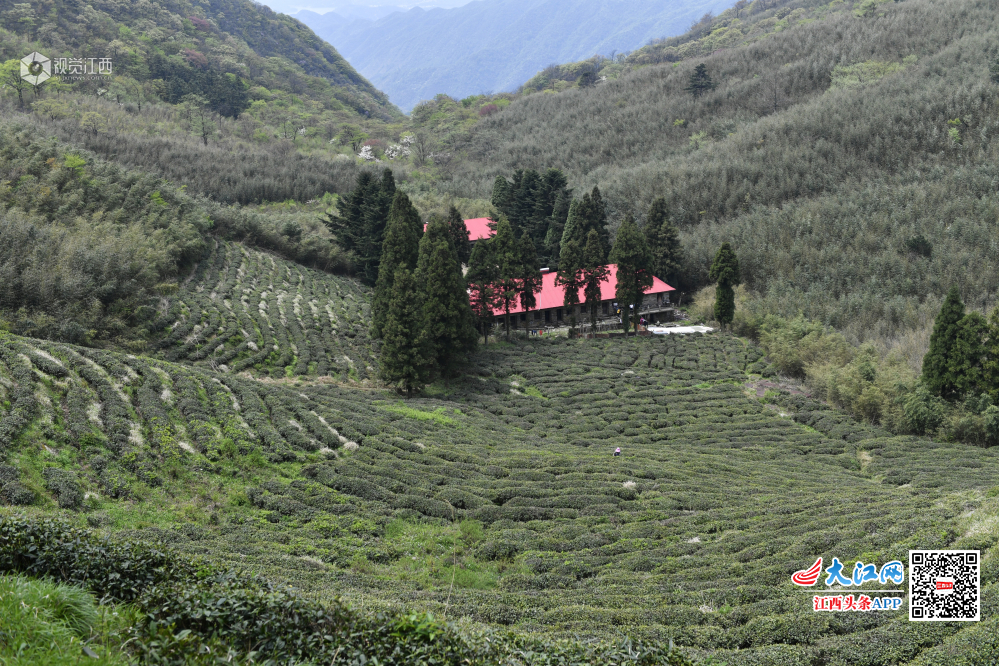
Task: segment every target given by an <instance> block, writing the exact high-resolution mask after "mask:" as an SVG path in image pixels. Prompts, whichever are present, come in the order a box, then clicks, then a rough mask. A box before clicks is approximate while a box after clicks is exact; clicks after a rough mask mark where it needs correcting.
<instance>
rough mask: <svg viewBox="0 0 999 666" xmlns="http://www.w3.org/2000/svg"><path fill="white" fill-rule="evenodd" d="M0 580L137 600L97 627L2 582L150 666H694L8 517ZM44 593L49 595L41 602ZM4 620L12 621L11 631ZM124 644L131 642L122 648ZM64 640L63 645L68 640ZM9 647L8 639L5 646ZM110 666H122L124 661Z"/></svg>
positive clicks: (0, 523) (58, 599)
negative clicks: (364, 603)
mask: <svg viewBox="0 0 999 666" xmlns="http://www.w3.org/2000/svg"><path fill="white" fill-rule="evenodd" d="M0 572H25V573H29V574H32V575H34V576H49V577H53V578H55V579H56V580H58V581H60V582H67V583H72V584H74V585H79V586H82V587H85V588H89V589H90V590H91V591H93V592H94V593H96V594H100V595H101V596H102V597H103V599H104V600H106V601H108V600H110V601H119V602H120V601H128V602H132V604H133V605H134V607H135V608H137V609H139V610H140V611H141V615H139V616H137V617H134V618H132V620H133V624H132V626H129V627H127V628H125V627H122V626H115V625H121V624H123V622H122V621H121V620H119V621H118V622H117V623H114V622H111V623H109V622H106V621H105V623H104V624H105V626H96V625H97V624H98V618H99V612H98V611H97V609H95V608H94V607H93V599H92V598H91V597H89V595H87V594H86V593H85V592H83V590H81V589H79V588H73V587H68V586H65V585H58V586H55V585H51V584H44V583H41V584H40V583H38V582H31V581H28V580H26V579H23V578H14V579H9V578H7V577H4V578H0V581H2V582H0V586H2V587H0V589H3V588H4V587H8V585H6V581H7V580H13V581H16V582H15V583H14V585H13V588H14V589H13V590H10V592H12V593H13V594H16V595H17V597H15V599H16V600H18V601H22V602H24V601H35V603H37V604H38V605H39V607H36V612H37V611H41V614H42V617H41V618H39V619H40V620H41V621H42V622H45V621H46V620H49V619H50V618H52V619H54V620H56V621H60V620H61V622H62V623H64V624H65V625H66V626H67V627H68V628H70V629H71V630H72V631H74V632H76V633H77V634H81V633H84V632H86V633H87V634H89V632H90V631H94V630H96V631H97V632H100V633H99V634H98V635H97V636H96V637H97V638H99V639H103V640H104V641H110V640H113V639H114V638H118V639H119V641H120V643H122V644H120V645H119V646H113V645H112V646H108V647H109V648H112V649H113V648H117V650H118V652H119V654H118V655H115V656H119V657H120V656H123V655H121V652H125V651H126V649H127V652H128V653H130V654H129V656H132V657H133V658H137V659H138V660H139V662H140V663H147V664H165V665H173V664H178V665H179V664H185V665H188V664H206V665H207V664H217V663H219V661H218V660H219V659H222V660H223V662H224V663H233V662H235V663H256V662H257V661H259V660H261V659H263V660H267V661H266V663H288V664H290V663H303V662H304V663H317V662H319V663H325V662H328V661H332V662H334V663H335V662H336V661H337V660H342V662H343V663H346V664H351V665H357V666H360V665H362V664H367V663H372V662H374V663H379V662H381V663H407V664H413V665H414V666H443V665H444V664H455V665H457V664H475V665H480V666H486V665H489V664H516V663H518V662H517V661H516V659H517V656H518V655H522V654H524V653H525V652H529V653H536V656H537V658H538V659H542V660H544V661H539V662H536V663H549V664H557V663H566V660H571V662H570V663H593V660H597V661H605V660H613V661H614V662H616V663H631V664H635V665H636V666H659V665H662V666H689V665H690V662H689V661H688V660H687V659H685V658H684V657H683V656H682V655H681V654H679V653H678V652H675V651H674V650H672V649H670V650H661V649H656V648H652V649H648V648H643V647H641V646H633V645H631V644H630V643H627V642H626V643H624V644H622V645H615V644H613V643H609V642H603V643H590V644H585V643H578V642H575V643H569V642H561V643H546V642H543V641H537V640H530V639H528V640H524V639H521V638H519V637H516V636H512V635H508V634H490V633H485V632H476V633H468V632H461V631H459V630H458V629H457V628H456V627H455V626H453V625H450V624H447V623H445V622H441V621H438V620H435V619H434V618H433V617H432V616H429V615H419V614H410V615H395V616H392V615H386V614H370V615H364V614H360V613H357V612H354V611H351V610H350V609H348V608H346V607H344V606H343V605H342V604H340V603H339V602H337V601H335V600H333V601H331V603H327V604H326V605H319V604H317V603H315V602H314V601H310V600H308V599H306V598H304V597H303V596H301V595H300V594H299V593H298V592H297V591H296V590H294V589H292V588H288V587H286V586H281V585H274V584H273V583H269V582H267V581H265V580H261V579H259V578H255V577H250V576H247V575H246V574H243V573H241V572H240V571H238V570H234V569H232V568H230V567H226V566H224V565H219V564H213V563H211V562H210V561H206V560H205V559H203V558H199V559H191V558H185V557H182V556H178V555H177V554H175V553H173V552H171V551H170V550H169V549H168V548H166V547H165V546H164V544H162V543H154V544H148V543H142V542H137V541H111V540H108V539H101V538H97V537H95V536H94V535H93V534H92V533H90V532H89V531H88V530H76V529H72V528H71V527H69V526H68V525H65V524H60V523H57V522H52V521H39V522H34V521H25V520H23V519H19V518H17V517H7V516H0ZM32 588H34V589H32ZM4 591H7V590H4ZM40 592H49V595H48V597H47V598H45V599H37V597H38V596H41V595H40V594H39V593H40ZM32 597H35V598H32ZM0 602H2V600H0ZM18 610H20V609H18ZM46 611H47V612H46ZM105 614H106V612H105ZM129 614H131V613H129ZM17 615H20V613H18V614H17ZM17 615H15V616H14V618H13V619H12V621H13V622H14V623H15V624H14V625H13V626H11V627H10V629H11V631H12V635H11V638H14V637H16V636H18V634H19V633H20V634H21V635H22V636H23V635H24V633H28V632H26V631H25V628H24V627H23V625H20V623H17V620H20V618H19V617H17ZM53 615H54V618H53ZM7 619H8V618H7V617H6V616H5V628H6V621H7ZM107 625H111V626H107ZM32 629H33V631H32V632H31V633H35V634H41V635H42V636H44V635H45V633H46V632H45V629H47V627H44V625H43V626H38V623H37V621H36V626H34V627H33V628H32ZM13 632H18V633H13ZM51 633H54V632H52V631H51V630H50V631H49V635H50V636H51ZM63 633H65V631H64V632H63ZM126 635H127V636H128V638H127V640H121V639H123V638H124V637H125V636H126ZM5 636H6V634H0V637H5ZM56 636H57V639H58V638H62V639H63V640H65V636H59V635H58V634H56ZM85 636H86V634H85ZM78 637H82V636H78ZM86 637H89V636H86ZM32 638H35V636H32ZM65 642H67V643H68V642H70V641H65ZM4 645H5V641H2V640H0V649H2V646H4ZM26 647H27V648H29V653H28V654H29V655H30V656H35V657H37V656H42V657H48V656H50V655H51V653H55V654H54V655H52V656H55V657H56V658H57V659H60V658H61V659H60V660H59V661H53V662H51V663H67V661H66V659H65V658H66V657H67V656H69V655H65V654H62V655H60V654H59V648H63V647H64V646H63V645H59V644H58V643H57V642H56V641H53V643H52V644H51V645H50V646H48V648H49V649H48V650H47V651H46V650H44V649H43V650H38V647H40V646H36V645H29V644H22V645H21V649H20V650H19V652H21V653H23V651H24V648H26ZM87 649H90V648H87ZM92 655H96V653H94V652H93V650H92V649H90V654H88V653H87V652H86V651H83V652H82V653H81V658H87V659H89V658H91V656H92ZM21 656H23V655H22V654H18V655H17V657H21ZM73 656H76V655H73ZM29 658H30V657H29ZM618 660H622V661H618ZM13 663H24V662H19V661H14V662H13ZM28 663H40V662H38V661H31V662H28ZM104 663H124V659H113V658H112V659H110V660H108V661H105V662H104Z"/></svg>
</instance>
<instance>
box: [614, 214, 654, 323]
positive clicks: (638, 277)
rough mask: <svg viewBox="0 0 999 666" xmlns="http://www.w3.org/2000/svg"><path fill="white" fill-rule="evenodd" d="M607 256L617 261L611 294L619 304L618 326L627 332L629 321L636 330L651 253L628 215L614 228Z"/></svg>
mask: <svg viewBox="0 0 999 666" xmlns="http://www.w3.org/2000/svg"><path fill="white" fill-rule="evenodd" d="M610 260H611V262H612V263H614V264H617V283H616V285H615V287H614V297H615V298H616V299H617V303H618V306H619V307H620V308H621V326H622V327H623V328H624V332H625V333H626V334H627V332H628V325H629V323H631V324H633V325H634V328H635V332H636V333H637V332H638V319H639V314H638V312H639V310H640V309H641V307H642V300H643V299H644V298H645V290H646V289H648V288H649V287H651V286H652V270H651V269H652V255H651V254H650V253H649V246H648V244H647V243H646V242H645V236H643V235H642V232H640V231H639V230H638V227H637V226H636V225H635V219H634V218H633V217H632V216H631V215H629V216H628V217H626V218H624V222H622V223H621V228H620V229H618V230H617V238H615V239H614V247H613V248H612V249H611V253H610Z"/></svg>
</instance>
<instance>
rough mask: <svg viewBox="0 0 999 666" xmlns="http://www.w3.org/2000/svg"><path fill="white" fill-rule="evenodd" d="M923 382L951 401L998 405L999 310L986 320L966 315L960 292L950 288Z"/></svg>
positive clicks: (937, 321) (935, 325)
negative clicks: (984, 401)
mask: <svg viewBox="0 0 999 666" xmlns="http://www.w3.org/2000/svg"><path fill="white" fill-rule="evenodd" d="M922 383H923V385H924V386H925V387H926V388H927V389H928V390H929V391H930V393H932V394H933V395H935V396H939V397H941V398H944V399H946V400H949V401H951V402H956V401H958V400H962V399H965V400H971V399H973V400H976V401H981V400H982V399H983V397H984V398H985V399H987V400H988V402H989V405H992V404H996V403H999V307H997V308H996V309H995V310H993V311H992V314H991V315H990V316H989V318H988V320H986V319H985V317H983V316H982V315H981V314H980V313H978V312H967V313H966V312H965V309H964V303H962V302H961V294H960V292H959V291H958V289H957V287H951V289H950V291H949V292H948V293H947V298H946V299H944V302H943V305H942V306H941V308H940V313H939V314H938V315H937V317H936V319H935V320H934V322H933V334H932V335H931V337H930V349H929V351H928V352H927V353H926V356H925V357H924V358H923V374H922ZM973 411H981V410H973Z"/></svg>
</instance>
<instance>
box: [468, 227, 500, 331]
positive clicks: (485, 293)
mask: <svg viewBox="0 0 999 666" xmlns="http://www.w3.org/2000/svg"><path fill="white" fill-rule="evenodd" d="M465 280H466V282H468V289H469V292H470V293H469V301H470V305H471V306H472V312H473V313H474V314H475V318H476V322H477V325H478V326H479V332H480V333H482V336H483V339H484V340H483V341H484V342H485V343H486V344H488V343H489V327H490V326H491V325H492V321H493V318H494V315H493V312H494V310H495V309H496V307H497V301H496V284H497V283H498V282H499V267H498V266H497V265H496V256H495V252H494V251H493V244H492V242H491V241H489V240H481V241H479V242H478V243H476V244H475V246H474V247H473V248H472V256H471V258H470V259H469V261H468V273H466V274H465Z"/></svg>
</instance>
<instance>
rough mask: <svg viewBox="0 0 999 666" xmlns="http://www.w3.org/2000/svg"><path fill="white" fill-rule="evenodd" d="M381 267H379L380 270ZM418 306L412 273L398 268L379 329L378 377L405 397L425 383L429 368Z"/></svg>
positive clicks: (401, 267)
mask: <svg viewBox="0 0 999 666" xmlns="http://www.w3.org/2000/svg"><path fill="white" fill-rule="evenodd" d="M385 266H386V265H385V264H382V268H383V270H384V268H385ZM381 277H382V276H381V275H379V278H381ZM422 305H423V304H422V303H421V302H420V290H419V289H418V288H417V284H416V279H415V278H414V275H413V271H412V270H410V269H409V268H407V267H406V265H405V264H403V265H400V266H399V267H398V268H397V269H396V271H395V275H394V276H393V281H392V289H391V292H390V297H389V301H388V308H387V311H386V313H385V322H384V324H383V325H382V337H383V340H382V346H381V359H380V366H381V367H380V369H379V374H380V376H381V378H382V379H383V380H385V381H386V382H388V383H389V384H392V385H394V386H395V387H396V388H397V389H405V391H406V394H407V395H412V394H413V391H414V390H419V389H420V388H421V387H422V386H423V385H424V384H426V383H427V381H428V380H429V378H430V371H431V368H432V366H433V352H432V351H431V349H430V347H429V345H428V343H427V338H426V331H425V327H424V322H423V308H422Z"/></svg>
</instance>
